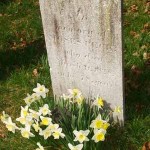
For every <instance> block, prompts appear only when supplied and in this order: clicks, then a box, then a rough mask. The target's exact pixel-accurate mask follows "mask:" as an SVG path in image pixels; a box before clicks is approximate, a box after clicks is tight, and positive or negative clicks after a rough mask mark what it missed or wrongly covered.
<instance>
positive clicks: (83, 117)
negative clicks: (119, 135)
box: [1, 83, 120, 150]
mask: <svg viewBox="0 0 150 150" xmlns="http://www.w3.org/2000/svg"><path fill="white" fill-rule="evenodd" d="M48 91H49V90H48V89H47V88H46V87H45V86H44V85H40V84H39V83H38V84H37V87H36V88H34V89H33V92H34V93H33V94H31V95H30V94H27V97H26V98H25V99H24V102H25V104H26V105H25V106H21V111H20V117H18V118H17V119H16V121H15V122H13V121H12V119H11V117H10V116H9V115H8V114H6V113H5V112H4V111H3V112H2V116H1V121H2V122H3V123H4V124H5V125H6V128H7V129H8V130H9V131H11V132H13V133H15V132H16V131H19V132H20V133H21V135H22V136H23V137H24V138H27V139H29V138H31V139H32V140H34V137H36V143H37V146H38V148H36V150H44V147H47V148H48V147H51V145H50V144H51V143H53V144H52V146H55V145H56V147H59V148H60V149H70V150H82V149H84V150H86V148H87V147H88V146H89V149H95V147H94V146H95V144H97V143H98V142H102V141H104V140H105V136H106V134H107V129H108V127H109V126H110V123H109V115H110V113H108V114H103V110H104V108H103V107H104V101H103V99H102V98H101V97H99V96H97V97H96V98H95V99H94V101H90V103H87V102H86V101H85V98H84V96H83V94H82V92H81V91H80V90H78V89H76V88H75V89H69V90H68V95H65V94H63V96H62V98H61V99H60V100H59V101H58V100H57V101H55V99H53V100H51V101H45V100H44V99H45V98H46V96H47V93H48ZM37 101H38V102H39V103H36V102H37ZM32 103H34V104H35V105H34V108H32V107H31V106H32V105H31V104H32ZM39 104H40V105H39ZM35 106H36V107H35ZM57 109H58V110H59V109H60V110H65V112H64V113H63V112H60V114H59V113H57V112H56V110H57ZM54 110H55V111H54ZM60 110H59V111H60ZM66 111H67V112H66ZM115 112H120V108H119V107H116V109H115ZM68 113H69V115H67V114H68ZM58 114H59V116H61V117H60V118H59V117H58V116H57V115H58ZM55 117H58V118H59V119H58V120H57V122H56V121H55ZM19 126H20V127H19ZM41 138H42V139H43V140H45V142H44V143H42V142H43V140H42V141H41ZM37 139H39V141H38V142H37ZM55 140H57V142H55ZM46 141H47V142H46ZM50 141H51V142H50ZM59 141H60V142H59ZM89 141H92V142H93V144H91V142H90V145H88V143H89ZM43 145H44V146H43ZM59 148H58V149H59ZM98 149H99V148H98Z"/></svg>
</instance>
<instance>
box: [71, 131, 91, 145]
mask: <svg viewBox="0 0 150 150" xmlns="http://www.w3.org/2000/svg"><path fill="white" fill-rule="evenodd" d="M73 133H74V135H75V136H76V137H75V139H74V141H79V142H80V143H83V142H84V141H89V139H88V138H87V136H88V134H89V133H90V130H85V131H83V130H80V131H77V130H74V131H73Z"/></svg>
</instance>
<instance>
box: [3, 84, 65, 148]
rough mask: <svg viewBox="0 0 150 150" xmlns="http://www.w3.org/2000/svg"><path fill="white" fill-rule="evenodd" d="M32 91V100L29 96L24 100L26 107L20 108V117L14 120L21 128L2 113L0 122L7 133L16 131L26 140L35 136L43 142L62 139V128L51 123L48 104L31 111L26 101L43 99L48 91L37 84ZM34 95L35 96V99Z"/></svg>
mask: <svg viewBox="0 0 150 150" xmlns="http://www.w3.org/2000/svg"><path fill="white" fill-rule="evenodd" d="M33 91H35V92H36V93H33V94H32V95H34V99H33V97H32V96H29V95H28V96H27V98H25V99H24V100H25V103H26V104H27V105H26V106H25V107H23V106H21V112H20V117H18V118H17V119H16V121H17V122H19V123H20V124H21V127H18V126H17V125H16V123H14V122H12V119H11V117H10V116H9V115H8V114H6V113H5V112H4V111H3V114H2V116H1V121H2V122H3V123H4V124H5V125H6V128H7V129H8V131H11V132H13V133H15V131H16V130H18V131H20V133H21V135H22V136H23V137H24V138H27V139H29V138H30V137H35V135H37V134H38V135H39V136H42V137H43V138H44V139H45V140H46V139H48V138H50V137H53V138H54V139H59V138H64V137H65V135H64V134H63V133H62V128H60V127H59V124H54V123H53V120H52V118H51V115H52V114H51V110H50V109H49V106H48V104H44V105H43V106H42V107H39V109H38V110H33V109H30V107H29V106H30V105H29V103H27V101H26V100H27V99H29V97H30V98H31V97H32V100H31V101H30V104H31V102H34V101H36V100H38V99H39V97H40V96H41V97H45V96H46V94H47V92H48V89H46V88H45V86H42V85H40V84H39V83H38V85H37V88H35V89H33ZM35 95H36V96H37V97H36V98H35ZM28 102H29V101H28ZM37 145H38V146H39V148H37V149H36V150H44V147H43V146H41V144H40V143H39V142H38V143H37Z"/></svg>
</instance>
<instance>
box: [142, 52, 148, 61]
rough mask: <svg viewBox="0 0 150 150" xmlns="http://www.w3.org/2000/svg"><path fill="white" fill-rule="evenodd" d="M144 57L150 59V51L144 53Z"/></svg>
mask: <svg viewBox="0 0 150 150" xmlns="http://www.w3.org/2000/svg"><path fill="white" fill-rule="evenodd" d="M143 59H144V60H148V59H150V53H147V52H145V53H143Z"/></svg>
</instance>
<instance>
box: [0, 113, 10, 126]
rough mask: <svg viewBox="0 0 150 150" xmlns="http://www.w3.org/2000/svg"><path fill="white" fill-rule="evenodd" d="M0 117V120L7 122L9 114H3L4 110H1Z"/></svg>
mask: <svg viewBox="0 0 150 150" xmlns="http://www.w3.org/2000/svg"><path fill="white" fill-rule="evenodd" d="M0 118H1V121H2V122H3V123H4V122H7V120H8V118H9V115H8V114H5V111H3V112H2V115H1V117H0Z"/></svg>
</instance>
